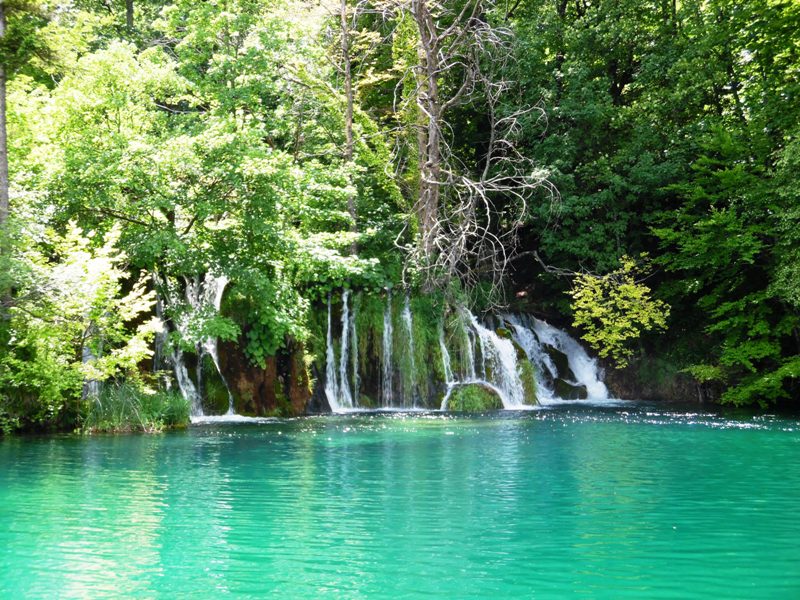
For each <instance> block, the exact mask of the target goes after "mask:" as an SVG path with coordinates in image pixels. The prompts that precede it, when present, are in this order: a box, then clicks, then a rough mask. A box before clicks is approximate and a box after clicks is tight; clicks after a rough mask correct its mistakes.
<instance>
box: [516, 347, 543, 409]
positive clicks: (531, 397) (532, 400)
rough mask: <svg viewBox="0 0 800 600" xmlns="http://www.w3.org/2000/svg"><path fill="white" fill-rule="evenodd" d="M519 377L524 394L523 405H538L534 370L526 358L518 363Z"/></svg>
mask: <svg viewBox="0 0 800 600" xmlns="http://www.w3.org/2000/svg"><path fill="white" fill-rule="evenodd" d="M519 377H520V379H521V380H522V389H523V390H524V393H525V404H529V405H531V406H535V405H537V404H539V399H538V396H537V390H536V368H535V367H534V366H533V363H531V361H529V360H528V359H527V358H525V359H522V360H520V361H519Z"/></svg>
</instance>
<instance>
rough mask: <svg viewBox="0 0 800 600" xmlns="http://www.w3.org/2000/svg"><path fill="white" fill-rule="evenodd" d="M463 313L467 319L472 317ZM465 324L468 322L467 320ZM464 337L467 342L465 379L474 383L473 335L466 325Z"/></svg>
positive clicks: (475, 377)
mask: <svg viewBox="0 0 800 600" xmlns="http://www.w3.org/2000/svg"><path fill="white" fill-rule="evenodd" d="M465 312H466V314H467V315H468V316H467V319H469V318H470V317H472V315H471V313H469V312H467V311H465ZM467 322H468V320H467ZM464 335H465V337H466V340H467V345H466V349H467V372H466V378H467V379H468V380H470V381H474V380H475V379H477V376H476V374H475V336H474V335H473V333H472V331H471V330H470V329H469V328H468V327H467V326H466V324H465V325H464Z"/></svg>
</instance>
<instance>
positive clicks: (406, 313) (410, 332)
mask: <svg viewBox="0 0 800 600" xmlns="http://www.w3.org/2000/svg"><path fill="white" fill-rule="evenodd" d="M401 316H402V319H403V325H404V327H405V330H406V336H407V339H408V352H409V356H410V361H409V363H410V366H411V372H410V373H408V375H407V378H406V379H407V380H409V383H410V385H409V386H408V387H409V388H410V389H409V390H404V391H405V393H404V398H403V400H404V404H405V401H406V400H408V396H409V392H410V395H411V406H412V407H414V408H416V406H417V399H418V394H417V390H416V388H415V381H416V377H417V364H416V358H415V350H414V321H413V317H412V316H411V300H410V298H409V296H408V295H407V294H406V300H405V303H404V304H403V312H402V315H401Z"/></svg>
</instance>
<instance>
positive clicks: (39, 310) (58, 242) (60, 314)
mask: <svg viewBox="0 0 800 600" xmlns="http://www.w3.org/2000/svg"><path fill="white" fill-rule="evenodd" d="M119 236H120V230H119V228H118V227H115V228H113V229H112V230H111V231H110V232H109V233H108V234H107V235H106V236H105V239H103V240H102V241H100V240H98V243H100V242H102V243H101V245H95V246H93V245H92V237H94V236H93V235H92V234H89V236H84V235H83V234H82V233H81V232H80V230H79V229H78V228H77V227H76V226H75V225H74V224H71V225H70V226H69V228H68V230H67V231H66V233H65V234H64V235H63V236H61V235H58V234H55V233H54V232H50V233H49V234H48V236H47V237H48V241H49V242H50V245H51V246H50V247H51V251H52V253H53V254H52V255H51V256H45V255H43V254H42V253H41V252H40V251H39V250H38V249H37V248H36V247H35V246H32V245H30V240H29V239H28V240H22V241H21V243H20V245H21V246H22V247H25V246H28V248H27V249H26V250H24V251H22V252H20V253H18V254H17V255H16V256H15V257H14V259H13V260H12V265H13V266H12V269H11V271H10V273H11V277H12V280H13V286H14V287H15V288H16V290H17V295H16V298H15V301H14V303H13V304H12V306H11V307H10V308H9V310H8V313H9V314H8V320H7V322H6V323H5V325H6V327H7V328H8V330H7V333H6V335H7V336H8V339H9V341H10V344H9V345H10V347H9V350H8V351H7V352H5V353H3V354H0V366H1V367H2V369H1V370H0V403H1V404H2V407H0V412H2V413H5V414H6V415H8V417H7V418H8V419H9V420H10V421H14V422H17V423H19V424H23V425H26V426H42V425H45V426H46V425H52V424H54V423H57V422H59V420H61V419H62V417H65V418H70V417H69V415H68V414H66V413H70V414H72V415H73V417H74V415H75V414H76V413H77V410H76V407H77V405H78V403H79V400H80V397H81V389H82V386H83V383H84V381H91V380H93V381H99V382H103V381H107V380H110V379H114V378H119V377H125V378H127V379H128V380H129V381H131V382H140V380H141V378H140V376H139V371H138V364H139V363H140V362H141V361H142V360H143V359H145V358H147V357H149V356H150V355H152V349H151V348H150V343H149V342H150V341H151V340H152V338H153V334H154V333H155V331H156V330H157V328H158V327H159V325H158V323H157V321H156V320H155V319H149V320H148V319H142V316H143V315H144V314H146V313H147V312H148V311H149V310H150V309H151V308H152V306H153V302H154V294H153V292H152V291H147V290H146V287H145V280H144V279H143V278H140V279H139V280H138V281H135V282H134V283H133V284H132V285H131V284H125V285H126V289H124V288H123V284H124V283H125V280H126V279H128V278H129V276H130V273H129V272H128V271H126V270H125V269H124V266H125V260H126V257H125V254H124V253H123V252H121V251H120V250H119V249H118V248H117V243H118V241H119Z"/></svg>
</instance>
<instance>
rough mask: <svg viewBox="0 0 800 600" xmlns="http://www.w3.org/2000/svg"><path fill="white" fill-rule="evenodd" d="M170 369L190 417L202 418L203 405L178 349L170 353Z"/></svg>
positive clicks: (181, 353) (181, 352)
mask: <svg viewBox="0 0 800 600" xmlns="http://www.w3.org/2000/svg"><path fill="white" fill-rule="evenodd" d="M172 368H173V369H174V371H175V379H176V381H177V382H178V388H179V389H180V390H181V396H183V397H184V398H186V399H187V400H188V401H189V404H190V411H191V415H192V416H193V417H202V416H203V403H202V402H201V400H200V394H198V393H197V388H196V387H195V385H194V382H193V381H192V378H191V377H189V370H188V369H187V368H186V363H185V362H184V360H183V350H181V349H180V348H176V349H174V350H173V351H172Z"/></svg>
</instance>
